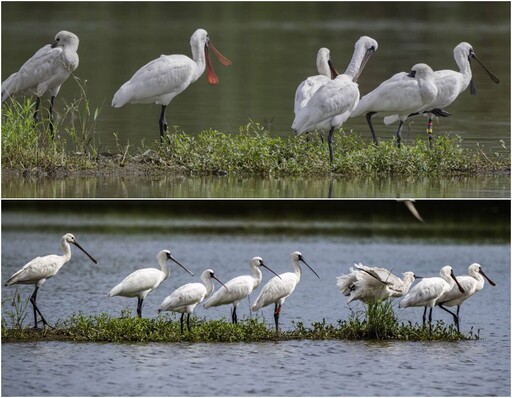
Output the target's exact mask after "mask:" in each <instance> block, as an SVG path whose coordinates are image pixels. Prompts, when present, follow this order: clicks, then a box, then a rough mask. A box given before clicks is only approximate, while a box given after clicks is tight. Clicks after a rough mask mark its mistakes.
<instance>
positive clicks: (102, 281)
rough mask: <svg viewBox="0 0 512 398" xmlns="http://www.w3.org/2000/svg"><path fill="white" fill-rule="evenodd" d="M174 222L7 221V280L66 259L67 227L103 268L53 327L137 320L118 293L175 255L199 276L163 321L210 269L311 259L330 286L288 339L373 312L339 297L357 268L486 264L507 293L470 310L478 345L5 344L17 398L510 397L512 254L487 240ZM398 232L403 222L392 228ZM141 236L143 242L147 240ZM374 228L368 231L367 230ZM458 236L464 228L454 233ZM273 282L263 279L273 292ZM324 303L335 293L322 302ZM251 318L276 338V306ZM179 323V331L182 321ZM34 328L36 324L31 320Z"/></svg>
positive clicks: (56, 287) (81, 283)
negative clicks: (128, 280) (49, 259)
mask: <svg viewBox="0 0 512 398" xmlns="http://www.w3.org/2000/svg"><path fill="white" fill-rule="evenodd" d="M475 203H476V202H475ZM171 204H172V203H170V204H169V205H171ZM77 206H80V202H77ZM48 220H53V221H51V222H47V221H48ZM170 221H171V220H169V221H166V220H165V219H164V220H160V221H155V220H149V219H145V218H144V217H139V218H133V217H130V216H129V215H127V216H125V217H123V216H117V218H113V217H112V216H108V217H107V216H106V215H102V214H100V213H99V212H98V211H95V210H93V209H90V212H88V214H84V215H75V216H70V215H67V214H65V213H55V212H52V213H46V214H43V213H41V214H40V215H38V214H36V213H30V212H25V213H10V212H5V211H4V213H3V217H2V279H4V280H5V279H6V278H8V277H9V276H10V275H11V274H12V273H13V272H14V271H15V270H17V269H18V268H19V267H20V266H21V265H23V264H24V263H25V262H26V261H28V260H30V259H31V258H33V257H34V256H36V255H39V254H44V253H52V252H57V250H58V237H59V236H60V234H59V233H58V232H57V230H62V228H63V227H62V226H64V228H66V229H69V230H70V231H73V232H75V235H76V236H77V239H79V242H80V243H81V245H82V246H83V247H84V248H86V250H88V251H89V252H90V253H91V254H92V255H94V256H95V257H96V258H97V259H98V260H99V263H98V265H93V264H92V263H91V262H90V261H89V260H88V259H87V258H86V257H85V255H83V254H82V253H80V252H79V251H77V250H75V251H74V255H73V258H72V260H71V262H70V263H69V264H68V265H66V266H65V267H64V268H63V269H62V270H61V271H60V272H59V274H58V275H57V276H56V277H55V278H53V279H50V280H49V281H47V283H46V284H45V285H44V286H43V288H42V289H41V291H40V294H39V296H38V303H39V305H40V308H41V309H42V311H43V313H44V314H45V317H46V319H47V320H48V321H49V322H50V323H54V322H57V321H58V320H59V319H60V320H63V319H66V318H68V317H69V316H71V315H72V314H73V313H77V312H82V313H84V314H91V315H93V314H97V313H99V312H106V313H108V314H111V315H114V316H116V315H119V314H120V312H121V311H122V310H123V309H125V308H129V309H131V310H132V311H133V312H134V311H135V306H136V300H134V299H126V298H121V297H114V298H110V299H108V298H107V294H108V292H109V290H110V289H111V287H112V286H114V285H115V284H117V283H118V282H119V281H120V280H121V279H122V278H124V276H126V275H127V274H128V273H130V272H132V271H133V270H135V269H137V268H141V267H154V266H156V261H155V259H154V257H155V255H156V253H157V252H158V251H159V250H161V249H164V248H169V249H171V250H172V251H173V255H174V256H175V257H176V258H177V259H178V260H179V261H180V262H182V263H183V264H185V265H186V266H187V267H189V268H191V269H192V271H193V272H194V273H195V274H196V277H191V276H189V275H188V274H186V273H185V272H182V271H180V270H178V269H176V268H174V267H173V269H172V275H171V277H170V278H169V279H168V280H167V281H165V282H164V283H163V285H162V286H161V287H160V288H159V289H157V290H156V291H155V292H153V293H152V294H150V295H149V296H148V297H147V299H146V301H145V306H144V309H143V315H144V316H145V317H155V316H157V309H158V306H159V304H160V303H161V302H162V301H163V299H164V298H165V296H167V295H168V294H169V293H170V292H171V291H172V290H174V289H175V288H177V287H178V286H180V285H182V284H184V283H187V282H191V281H196V280H197V279H198V277H197V275H199V274H200V272H201V271H202V270H203V269H205V268H207V267H212V268H213V269H214V270H215V271H216V273H217V275H218V276H219V277H220V278H221V279H222V280H229V279H231V278H233V277H235V276H237V275H241V274H245V273H248V261H249V259H250V258H251V257H252V256H255V255H261V256H262V257H263V258H264V260H265V262H266V263H267V264H268V265H269V266H270V267H272V268H273V269H274V270H275V271H276V272H278V273H281V272H286V271H288V270H289V268H290V266H289V264H288V256H289V254H290V253H291V252H292V251H294V250H300V251H301V252H302V253H303V254H304V256H305V258H306V259H307V261H308V263H309V264H310V265H311V266H313V267H314V268H315V270H316V271H317V272H318V273H319V275H320V277H321V279H317V278H316V277H315V276H314V275H313V274H312V273H311V272H309V271H308V270H307V269H305V270H304V271H303V275H302V279H301V283H300V285H299V286H298V287H297V289H296V291H295V292H294V294H293V295H292V296H291V297H290V298H289V299H288V300H287V301H286V304H285V305H284V307H283V312H282V316H281V318H282V327H283V329H291V328H293V322H298V321H302V322H304V324H305V325H306V326H308V325H310V324H311V322H316V321H321V320H322V319H325V321H326V322H328V323H333V324H335V323H336V322H337V321H338V320H340V319H346V318H347V317H348V316H349V314H350V312H351V311H352V310H356V311H357V310H360V309H362V306H361V305H360V304H356V305H351V308H350V307H349V306H347V304H346V299H345V298H344V297H343V296H342V295H341V294H340V293H339V291H338V289H337V287H336V276H338V275H340V274H341V273H343V272H346V271H348V268H349V267H350V266H351V265H352V264H353V263H354V262H359V261H361V262H363V263H364V264H372V265H385V266H388V267H390V268H392V269H393V271H394V272H395V273H400V272H405V271H407V270H413V271H415V272H417V273H418V274H420V273H421V274H423V275H436V274H437V273H438V271H439V269H440V268H441V266H443V265H445V264H451V265H452V266H453V267H454V269H455V271H456V273H457V274H466V273H467V267H468V265H469V264H471V263H473V262H478V263H480V264H482V266H483V267H484V269H485V271H486V273H487V275H488V276H489V277H490V278H491V279H493V280H494V281H496V282H497V286H496V287H494V288H492V287H491V286H489V285H488V284H486V286H485V287H484V289H483V290H482V291H481V292H479V293H478V294H477V295H476V296H475V297H473V298H472V299H471V300H468V302H467V303H465V304H464V306H463V307H462V309H461V322H462V323H461V327H462V330H463V331H464V332H466V333H467V332H469V330H470V329H471V328H472V329H473V331H476V330H480V337H481V339H480V340H478V341H468V342H460V343H405V342H385V343H373V342H347V341H320V342H313V341H290V342H278V343H257V344H186V343H183V344H96V343H92V344H90V343H87V344H74V343H57V342H48V343H28V344H2V394H3V395H4V396H14V395H25V396H72V395H108V396H123V395H128V396H134V395H146V396H189V395H201V396H205V395H206V396H212V395H213V396H217V395H229V396H233V395H234V396H249V395H253V396H297V395H299V396H304V395H307V396H335V395H338V396H340V395H341V396H372V395H386V396H410V395H421V396H424V395H430V396H452V395H458V396H475V395H502V396H509V395H510V392H511V391H510V261H511V258H510V245H509V243H507V242H503V243H499V242H496V243H493V242H492V241H489V240H486V241H485V242H483V239H482V238H481V236H480V235H479V236H477V237H474V238H471V235H470V236H469V237H465V238H462V237H463V236H465V235H463V234H459V233H457V232H455V231H454V239H446V238H443V239H436V237H435V234H434V236H432V238H431V239H428V240H426V239H418V238H415V237H414V236H415V233H414V231H415V230H416V229H417V228H418V225H417V223H413V222H411V223H410V224H409V223H404V224H398V225H395V227H398V228H403V229H404V230H405V231H409V234H410V237H407V238H398V237H397V236H395V235H394V234H392V233H389V232H384V231H389V229H384V230H382V232H378V228H381V227H384V226H385V225H386V223H385V222H384V221H382V222H380V223H378V225H375V226H374V228H377V229H370V230H369V232H368V233H367V235H366V237H364V236H362V237H358V238H357V239H355V238H354V237H351V236H350V234H340V233H335V234H330V233H329V232H328V231H329V228H327V227H326V228H325V233H323V234H322V233H318V230H319V229H318V223H317V221H315V220H314V219H306V220H305V221H304V225H303V226H302V227H303V228H304V229H303V231H306V232H304V234H303V236H297V235H296V234H294V233H293V225H295V224H293V223H291V224H289V225H288V227H286V224H283V225H282V226H281V227H279V228H276V230H274V232H273V233H271V234H264V233H251V232H250V230H248V229H245V231H246V232H245V233H229V229H228V230H226V231H225V232H224V233H220V232H219V233H201V232H198V233H184V232H181V231H182V229H180V228H178V227H179V226H183V225H187V223H188V224H190V225H196V226H197V225H203V226H205V225H206V226H207V225H216V224H217V223H219V222H220V223H221V224H220V225H224V226H226V225H228V226H229V222H230V221H231V222H233V220H223V219H217V218H215V217H213V218H204V219H191V220H188V221H187V219H182V220H181V221H179V220H178V221H173V222H170ZM340 221H342V219H341V220H340ZM269 223H270V224H272V221H270V222H269ZM388 224H390V225H393V221H392V220H390V221H389V223H388ZM45 225H46V227H44V226H45ZM59 225H61V226H60V227H59ZM124 225H126V227H123V226H124ZM173 225H174V229H175V230H176V232H175V233H173ZM248 225H251V224H250V223H249V224H248ZM28 226H29V228H27V227H28ZM128 227H129V228H128ZM134 227H135V232H134ZM231 227H233V225H231ZM482 227H485V228H492V226H482ZM137 228H139V229H140V231H144V232H136V229H137ZM237 228H240V227H237V226H236V225H235V227H234V229H235V230H236V229H237ZM361 228H363V229H366V228H369V226H368V225H366V224H365V225H362V226H361ZM446 228H453V225H452V224H447V225H446ZM473 228H476V227H475V226H474V227H473ZM242 230H244V229H242ZM308 230H314V231H316V233H314V234H313V233H308V232H307V231H308ZM100 231H101V232H100ZM123 231H125V232H123ZM371 231H373V232H371ZM66 232H67V231H66ZM459 236H460V238H459ZM269 278H270V275H269V274H268V273H266V272H264V277H263V283H265V282H266V281H267V280H268V279H269ZM12 291H13V289H12V288H5V287H2V296H3V297H9V296H10V294H11V293H12ZM20 291H21V294H22V295H23V297H25V298H26V297H28V296H29V295H30V294H31V292H32V287H30V286H23V287H21V289H20ZM257 291H259V289H257ZM318 292H322V297H319V295H318ZM253 299H254V298H253ZM5 310H8V308H6V309H4V311H5ZM395 311H396V313H397V315H398V317H399V318H400V319H401V320H403V321H408V320H410V321H412V322H419V321H420V320H421V315H422V309H420V308H408V309H404V310H401V309H398V308H395ZM195 314H196V315H197V316H199V317H206V318H208V319H211V318H213V319H218V318H223V317H224V318H227V317H228V316H229V308H228V307H226V306H223V307H216V308H211V309H208V310H205V309H204V308H202V307H201V306H199V307H198V308H197V309H196V312H195ZM239 314H240V316H241V317H247V316H263V317H264V319H265V321H266V322H267V323H268V325H269V327H272V323H273V319H272V309H271V308H269V307H267V308H264V309H263V310H262V311H260V312H259V313H257V314H252V315H251V314H250V313H249V303H248V302H247V301H244V302H242V303H241V304H240V307H239ZM170 318H171V319H173V320H175V321H177V320H178V318H177V317H175V316H173V315H170ZM434 318H435V319H443V320H445V321H446V322H451V317H449V316H446V315H445V314H444V313H441V312H440V311H439V310H436V311H434ZM26 322H31V317H30V316H29V317H28V318H27V321H26ZM21 380H22V382H20V381H21Z"/></svg>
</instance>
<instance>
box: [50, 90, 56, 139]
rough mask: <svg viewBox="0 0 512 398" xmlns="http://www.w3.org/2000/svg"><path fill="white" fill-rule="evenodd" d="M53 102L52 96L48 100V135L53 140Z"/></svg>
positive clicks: (53, 97)
mask: <svg viewBox="0 0 512 398" xmlns="http://www.w3.org/2000/svg"><path fill="white" fill-rule="evenodd" d="M54 102H55V96H54V95H52V96H51V98H50V134H51V135H52V138H53V103H54Z"/></svg>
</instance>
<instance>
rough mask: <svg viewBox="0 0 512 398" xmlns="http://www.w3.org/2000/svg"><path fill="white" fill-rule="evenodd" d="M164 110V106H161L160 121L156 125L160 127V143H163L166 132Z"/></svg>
mask: <svg viewBox="0 0 512 398" xmlns="http://www.w3.org/2000/svg"><path fill="white" fill-rule="evenodd" d="M165 108H166V105H162V113H160V120H159V121H158V125H159V126H160V142H164V134H165V133H166V132H167V120H165Z"/></svg>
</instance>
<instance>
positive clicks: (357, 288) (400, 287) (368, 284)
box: [337, 263, 415, 303]
mask: <svg viewBox="0 0 512 398" xmlns="http://www.w3.org/2000/svg"><path fill="white" fill-rule="evenodd" d="M402 275H403V279H400V278H399V277H398V276H396V275H394V274H392V273H391V271H389V270H387V269H386V268H381V267H368V266H366V265H363V264H361V263H359V264H354V268H352V267H351V268H350V273H349V274H344V275H341V276H338V277H337V286H338V288H339V289H340V291H341V293H342V294H343V295H344V296H346V297H348V301H347V303H351V302H352V301H354V300H360V301H362V302H363V303H369V302H373V301H380V300H387V299H388V298H396V297H401V296H403V295H404V294H406V293H407V292H408V291H409V288H410V287H411V285H412V283H413V282H414V280H415V276H414V273H413V272H410V271H408V272H404V273H403V274H402Z"/></svg>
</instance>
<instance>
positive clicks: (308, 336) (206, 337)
mask: <svg viewBox="0 0 512 398" xmlns="http://www.w3.org/2000/svg"><path fill="white" fill-rule="evenodd" d="M130 315H131V314H130V313H129V312H125V313H124V314H122V315H121V317H112V316H109V315H107V314H99V315H95V316H85V315H81V314H77V315H74V316H72V317H71V318H70V319H67V320H65V321H62V322H60V323H59V324H58V325H55V326H54V327H53V328H47V329H45V330H42V329H39V330H36V329H33V328H29V327H15V328H8V327H7V326H6V321H5V319H2V341H3V342H4V343H14V342H27V341H52V340H57V341H74V342H180V341H187V342H258V341H284V340H395V341H460V340H468V339H478V338H479V336H478V334H476V335H474V334H473V333H472V331H471V332H470V333H469V334H468V335H464V334H461V333H458V332H457V330H456V329H455V328H454V327H453V326H452V325H449V326H446V325H444V324H443V323H442V322H437V323H435V324H433V325H432V328H431V329H430V328H429V327H428V326H426V327H423V326H418V325H413V324H411V323H408V324H404V323H400V322H399V321H398V319H397V318H396V317H395V315H394V313H393V310H392V308H391V306H390V305H389V304H388V303H382V304H379V305H377V306H374V307H373V308H372V309H371V310H370V311H368V312H361V313H353V314H352V315H351V316H350V317H349V319H348V320H346V321H341V320H340V321H338V323H337V324H335V325H332V324H327V323H326V322H325V320H323V321H322V322H313V323H312V324H311V325H310V326H305V325H304V324H303V323H301V322H297V323H294V324H293V329H292V330H287V331H280V332H278V333H276V332H275V330H274V329H273V327H270V328H269V327H268V326H267V324H266V323H265V322H264V320H263V319H262V318H246V319H243V320H242V321H240V322H239V323H238V324H232V323H230V322H228V321H227V320H225V319H222V320H206V319H201V318H197V317H191V327H192V330H191V332H188V331H185V332H184V333H183V334H181V331H180V322H179V318H178V317H177V316H173V315H165V316H158V317H157V318H152V319H146V318H142V319H139V318H136V317H133V316H130Z"/></svg>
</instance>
